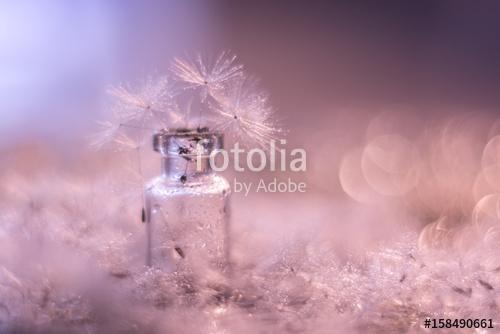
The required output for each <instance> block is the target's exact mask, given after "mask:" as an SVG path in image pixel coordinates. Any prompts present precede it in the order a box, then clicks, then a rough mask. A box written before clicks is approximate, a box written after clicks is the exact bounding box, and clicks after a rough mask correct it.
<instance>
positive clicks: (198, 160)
mask: <svg viewBox="0 0 500 334" xmlns="http://www.w3.org/2000/svg"><path fill="white" fill-rule="evenodd" d="M161 172H162V175H163V176H165V177H168V178H172V179H175V180H179V181H181V182H186V181H188V180H190V179H193V178H197V177H201V176H204V175H209V174H211V173H212V168H211V167H210V162H209V159H208V157H207V156H200V157H193V158H189V159H186V158H184V157H182V156H164V157H162V160H161Z"/></svg>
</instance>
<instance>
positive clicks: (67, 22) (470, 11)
mask: <svg viewBox="0 0 500 334" xmlns="http://www.w3.org/2000/svg"><path fill="white" fill-rule="evenodd" d="M499 15H500V3H498V2H497V1H474V2H471V1H455V0H442V1H431V0H423V1H416V2H415V1H377V2H370V1H318V2H308V3H305V2H301V1H272V2H271V1H248V2H243V1H238V2H237V1H212V2H206V1H189V2H187V1H106V2H103V1H96V0H88V1H71V2H68V1H58V0H53V1H6V0H2V1H0V134H1V135H0V154H2V156H3V158H2V159H0V170H4V171H5V170H14V171H19V170H30V169H33V166H34V165H36V166H38V169H42V166H44V165H43V162H44V161H45V162H47V161H48V160H50V163H49V164H48V167H47V169H48V170H52V171H57V170H59V169H61V168H62V169H63V170H64V169H68V168H70V167H73V166H75V165H78V164H81V162H79V160H81V158H82V157H83V156H86V155H84V154H83V153H82V152H85V151H86V147H87V142H88V136H89V134H91V133H92V132H94V131H95V129H96V126H95V121H96V120H99V119H106V118H107V117H108V116H107V115H106V108H107V107H108V105H109V100H108V97H107V96H106V88H107V87H109V86H110V85H116V84H119V83H127V82H128V83H131V84H134V83H137V82H138V81H140V80H141V79H142V78H144V77H146V76H147V75H149V74H151V73H155V72H159V73H164V72H166V71H168V69H169V62H170V61H171V59H172V58H173V57H175V56H184V55H189V54H193V53H196V52H203V53H204V54H208V55H216V54H218V53H219V52H220V51H221V50H231V51H232V52H234V53H235V54H236V55H238V57H239V61H240V62H241V63H242V64H244V65H245V67H246V69H247V71H248V72H249V73H252V74H254V75H256V76H257V77H259V78H260V79H261V84H262V86H263V87H264V88H265V89H266V90H268V91H269V92H270V94H271V99H272V100H271V101H272V104H273V106H274V107H275V109H276V111H277V117H278V119H280V120H281V123H282V125H283V126H284V128H286V129H288V130H289V135H288V137H287V140H288V147H289V148H290V149H291V148H295V147H304V148H305V149H306V150H307V153H308V166H307V172H306V173H298V174H297V173H296V174H294V175H293V178H294V179H295V180H296V181H297V182H298V181H303V180H305V181H307V184H308V194H307V195H308V196H309V197H308V198H309V199H311V200H310V201H308V202H307V203H309V204H310V205H311V206H309V207H308V206H305V204H302V206H299V208H300V209H296V210H301V212H303V213H302V214H300V215H297V214H295V213H296V212H294V210H290V209H289V208H290V200H292V199H291V198H289V197H292V195H289V196H288V194H286V195H277V196H274V197H271V199H273V201H268V199H267V197H262V196H260V197H258V198H260V199H261V200H262V201H264V202H265V203H266V204H265V206H264V207H263V209H262V210H261V216H263V215H270V216H271V217H270V218H269V217H268V218H269V219H271V220H272V221H274V222H275V224H278V226H279V223H278V222H279V221H283V224H290V220H296V221H298V224H302V225H304V223H303V222H304V215H306V216H307V217H308V219H306V220H307V221H308V224H311V223H312V222H314V221H317V222H318V224H320V225H324V223H325V221H327V222H328V223H331V222H329V220H330V217H332V212H330V210H331V211H333V212H335V214H333V217H337V218H339V217H342V219H334V220H335V221H336V222H338V223H340V222H349V224H350V225H353V226H354V227H353V231H352V233H356V234H359V232H358V230H359V228H358V227H357V225H356V224H363V226H365V225H366V224H368V225H370V223H369V222H370V221H371V220H377V221H378V223H379V224H378V225H376V228H375V229H378V227H379V225H380V221H385V220H391V221H393V220H398V221H399V218H398V214H397V213H396V212H397V211H398V210H399V208H401V207H402V208H403V211H404V212H407V211H408V207H407V206H408V205H407V204H405V203H406V201H407V199H408V198H410V202H411V205H409V206H410V211H411V212H412V215H411V217H413V216H414V215H413V213H415V211H416V212H417V214H416V216H417V217H418V218H419V219H420V218H421V217H422V216H423V217H427V218H426V219H424V224H425V223H428V222H429V221H434V219H437V218H438V217H441V216H442V215H443V212H447V211H448V210H452V211H457V210H458V211H460V212H462V211H465V212H469V211H470V210H471V209H472V207H473V206H474V204H475V203H476V201H477V200H478V199H479V198H481V196H480V195H482V194H483V193H484V192H486V193H488V191H489V190H484V191H482V190H481V191H478V194H476V195H474V194H473V186H474V185H475V184H477V182H476V181H477V177H478V176H477V175H478V171H480V170H481V168H482V167H484V166H483V165H484V164H483V165H481V159H482V156H483V149H484V147H485V145H486V144H487V143H488V142H489V141H490V139H491V138H492V137H494V136H495V135H496V133H497V130H498V129H499V128H500V127H499V126H498V124H497V123H495V116H496V114H497V112H498V107H499V104H500V95H499V94H498V92H497V89H498V87H499V86H500V66H499V65H500V44H499V43H498V40H497V39H498V32H499V31H500V21H499V20H498V17H499ZM387 136H388V137H387ZM370 145H371V146H370ZM492 145H493V144H492ZM495 145H496V144H495ZM495 145H493V148H492V147H491V145H490V151H494V149H495V147H496V146H495ZM414 151H415V152H417V153H415V154H417V155H414V154H413V153H411V154H409V153H408V152H414ZM488 154H490V153H488ZM155 158H156V157H155ZM99 159H100V160H99ZM99 159H98V161H100V162H101V163H96V162H95V161H94V162H88V163H87V165H86V167H84V168H87V172H91V173H95V174H99V173H104V172H105V171H109V170H112V167H110V165H109V164H108V165H106V164H104V165H103V164H102V162H103V161H104V160H103V159H102V156H101V158H99ZM436 159H437V160H436ZM110 160H113V158H112V157H107V160H105V161H104V162H105V163H106V162H108V163H109V161H110ZM483 160H484V159H483ZM54 161H57V163H54ZM363 161H364V162H363ZM367 161H368V162H367ZM495 163H496V160H495ZM54 164H55V165H57V167H54ZM130 164H131V165H133V166H135V165H134V164H135V162H131V163H130ZM147 165H148V166H146V168H145V170H150V172H149V174H152V175H154V174H155V173H156V171H157V170H158V164H157V160H155V161H154V162H151V163H147ZM422 166H424V167H422ZM425 166H427V167H429V166H431V167H429V168H427V167H425ZM436 166H437V167H436ZM457 166H461V168H460V169H459V170H458V171H457V172H456V173H451V172H450V171H451V170H455V169H457ZM147 167H149V169H148V168H147ZM82 169H83V168H82ZM415 170H417V172H415ZM92 171H93V172H92ZM40 172H41V173H42V174H43V173H44V172H43V171H40ZM380 173H382V174H380ZM146 174H148V173H146ZM149 174H148V175H147V176H146V178H148V177H149ZM414 174H418V176H415V175H414ZM260 176H261V175H250V176H248V175H247V176H246V177H249V178H254V179H255V178H256V177H260ZM271 176H273V175H271ZM274 176H276V175H274ZM277 176H278V177H279V178H281V179H286V176H287V175H286V174H283V173H281V174H280V175H277ZM21 178H22V177H21ZM438 181H439V182H438ZM439 184H441V185H442V186H441V187H439V186H437V185H439ZM476 188H477V187H476ZM422 189H423V190H422ZM457 189H459V190H460V191H457ZM476 190H477V189H476ZM316 195H317V197H314V196H316ZM403 195H404V196H403ZM431 195H432V196H431ZM287 196H288V197H287ZM401 196H403V198H404V200H403V205H402V206H401ZM450 196H451V197H450ZM381 198H382V200H383V201H384V202H387V203H389V204H388V205H389V208H390V209H389V211H388V213H381V212H380V210H381V209H380V206H378V208H376V209H374V208H373V207H371V208H370V209H369V210H367V209H366V203H367V202H370V203H371V202H376V203H380V199H381ZM415 198H419V199H420V200H418V201H417V200H415ZM436 198H437V199H438V200H436ZM464 198H465V199H464ZM240 199H241V198H240ZM332 199H336V200H337V201H336V202H335V204H332V203H333V202H332ZM422 199H423V202H425V203H424V204H425V205H422V203H421V202H422ZM296 200H297V201H299V202H300V201H303V200H304V197H301V198H300V199H296ZM464 202H466V203H468V204H464ZM270 203H272V204H270ZM280 203H281V206H282V207H281V208H280V207H279V205H280ZM302 203H305V202H302ZM395 203H397V204H395ZM415 203H417V204H415ZM450 203H452V204H450ZM457 203H458V204H457ZM263 205H264V204H263ZM450 206H452V207H453V208H452V209H449V207H450ZM292 207H293V206H292ZM415 207H417V208H416V209H415ZM429 207H430V208H429ZM245 208H246V210H252V209H253V207H252V206H249V205H248V204H246V205H242V207H241V208H240V209H238V210H236V212H237V213H238V212H240V215H241V218H242V219H243V217H244V216H245V215H246V214H247V212H246V211H245ZM327 208H328V210H327ZM268 209H270V210H268ZM325 210H326V212H325ZM373 210H376V213H375V214H374V212H373ZM412 210H413V211H412ZM264 212H265V214H264ZM283 212H287V213H289V215H290V217H287V218H285V216H283ZM273 215H274V216H273ZM314 215H316V216H317V217H316V216H314ZM336 215H337V216H336ZM456 215H457V213H454V214H453V216H456ZM261 216H259V217H261ZM313 216H314V217H316V218H314V219H313V218H311V217H313ZM367 216H369V217H372V218H367ZM458 216H460V214H458ZM277 217H281V218H282V219H277ZM373 217H376V218H373ZM405 217H406V215H405ZM429 217H430V218H429ZM269 219H261V220H259V219H256V220H259V221H262V222H264V223H263V224H267V222H268V221H269ZM405 220H408V217H406V218H405ZM306 225H307V224H306ZM344 225H346V226H347V225H348V224H347V223H344ZM277 229H280V228H277ZM374 233H375V232H374V231H370V230H369V231H367V232H366V235H367V236H370V237H371V236H373V234H374ZM375 234H376V233H375Z"/></svg>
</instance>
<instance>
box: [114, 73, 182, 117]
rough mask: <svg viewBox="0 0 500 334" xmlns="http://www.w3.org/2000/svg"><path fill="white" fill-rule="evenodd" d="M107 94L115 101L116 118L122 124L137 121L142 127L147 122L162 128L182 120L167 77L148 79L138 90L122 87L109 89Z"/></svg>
mask: <svg viewBox="0 0 500 334" xmlns="http://www.w3.org/2000/svg"><path fill="white" fill-rule="evenodd" d="M108 93H109V94H110V95H112V96H114V97H115V98H116V99H117V104H116V105H115V106H114V111H115V114H116V116H117V117H118V118H119V119H120V120H121V121H122V122H123V123H128V122H130V121H134V120H139V121H140V122H141V123H140V124H142V125H145V124H147V122H149V121H154V122H156V123H160V124H158V125H160V126H161V127H164V126H165V125H166V124H169V123H176V122H178V121H180V120H181V119H182V116H181V114H180V112H179V111H178V107H177V104H176V103H175V100H174V97H175V92H174V90H173V88H172V85H171V84H170V82H169V80H168V79H167V77H165V76H162V77H159V78H153V77H149V78H148V79H147V80H146V81H145V83H144V84H143V85H141V87H140V88H139V89H138V90H133V89H131V88H129V87H125V86H123V85H121V86H117V87H111V88H110V89H109V90H108Z"/></svg>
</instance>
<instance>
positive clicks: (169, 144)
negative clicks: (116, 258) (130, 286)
mask: <svg viewBox="0 0 500 334" xmlns="http://www.w3.org/2000/svg"><path fill="white" fill-rule="evenodd" d="M153 147H154V150H155V151H157V152H159V153H161V155H162V174H161V175H160V176H158V177H156V178H154V179H153V180H151V181H150V182H149V183H148V184H147V186H146V195H145V197H146V198H145V199H146V217H145V218H146V225H147V265H149V266H153V267H156V268H159V269H162V270H166V271H189V272H190V273H193V274H200V275H207V274H209V272H210V271H211V272H218V273H225V272H226V271H227V270H228V263H229V247H230V245H229V193H230V186H229V183H228V182H227V181H226V179H225V178H223V177H222V176H220V175H216V174H215V173H214V172H213V171H212V168H211V166H210V159H209V155H210V153H211V152H212V151H213V150H216V149H220V148H222V135H221V134H219V133H215V132H210V131H209V130H208V129H207V128H198V129H176V130H169V131H166V130H163V131H161V132H159V133H157V134H155V135H154V137H153Z"/></svg>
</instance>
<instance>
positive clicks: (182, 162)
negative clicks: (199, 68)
mask: <svg viewBox="0 0 500 334" xmlns="http://www.w3.org/2000/svg"><path fill="white" fill-rule="evenodd" d="M153 147H154V150H155V151H157V152H159V153H161V155H162V174H163V175H164V176H165V177H168V178H171V179H174V180H179V181H181V182H182V183H185V182H190V181H192V179H193V178H198V177H201V176H204V175H208V174H210V173H212V168H211V166H210V159H209V156H210V153H212V151H214V150H216V149H220V148H222V135H221V134H219V133H215V132H210V131H208V129H207V128H198V129H174V130H162V131H160V132H158V133H157V134H155V135H154V136H153Z"/></svg>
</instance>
